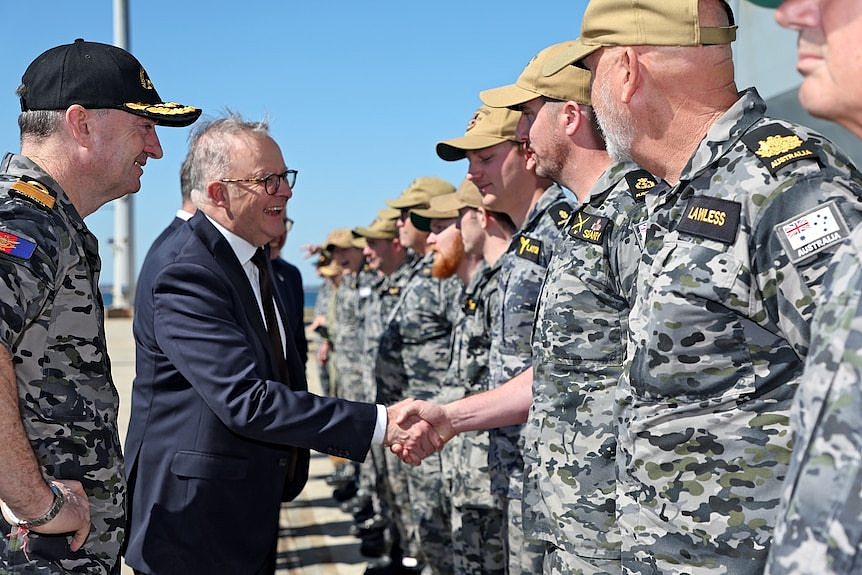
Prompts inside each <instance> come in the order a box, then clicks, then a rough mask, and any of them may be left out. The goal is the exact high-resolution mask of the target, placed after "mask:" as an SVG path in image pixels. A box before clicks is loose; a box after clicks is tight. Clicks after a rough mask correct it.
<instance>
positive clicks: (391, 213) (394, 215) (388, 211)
mask: <svg viewBox="0 0 862 575" xmlns="http://www.w3.org/2000/svg"><path fill="white" fill-rule="evenodd" d="M400 215H401V210H396V209H395V208H383V209H382V210H380V211H379V212H377V217H378V218H379V219H381V220H397V219H398V216H400Z"/></svg>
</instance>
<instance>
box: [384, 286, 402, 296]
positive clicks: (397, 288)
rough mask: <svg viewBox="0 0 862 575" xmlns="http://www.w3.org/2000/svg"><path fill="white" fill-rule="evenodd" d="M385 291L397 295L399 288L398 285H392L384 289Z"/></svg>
mask: <svg viewBox="0 0 862 575" xmlns="http://www.w3.org/2000/svg"><path fill="white" fill-rule="evenodd" d="M386 293H387V294H389V295H393V296H394V295H398V294H400V293H401V288H400V287H399V286H392V287H390V288H389V289H388V290H386Z"/></svg>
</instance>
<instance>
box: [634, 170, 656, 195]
mask: <svg viewBox="0 0 862 575" xmlns="http://www.w3.org/2000/svg"><path fill="white" fill-rule="evenodd" d="M626 182H627V183H628V185H629V193H630V194H631V195H632V197H633V198H634V199H636V200H641V201H643V199H644V198H645V197H646V195H647V194H648V193H649V192H650V190H652V189H653V188H654V187H656V186H657V185H658V181H657V180H656V179H655V176H653V175H652V174H650V173H649V172H647V171H646V170H632V171H631V172H629V173H628V174H626Z"/></svg>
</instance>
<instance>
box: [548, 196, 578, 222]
mask: <svg viewBox="0 0 862 575" xmlns="http://www.w3.org/2000/svg"><path fill="white" fill-rule="evenodd" d="M548 213H549V214H550V215H551V219H553V220H554V223H555V224H556V225H557V227H558V228H562V227H563V226H565V225H566V222H568V221H569V218H570V217H571V215H572V206H571V205H569V202H557V203H556V204H554V205H553V206H551V209H550V210H548Z"/></svg>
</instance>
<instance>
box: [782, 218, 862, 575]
mask: <svg viewBox="0 0 862 575" xmlns="http://www.w3.org/2000/svg"><path fill="white" fill-rule="evenodd" d="M829 273H830V275H827V276H826V279H825V280H824V289H823V293H822V295H821V297H820V300H819V301H818V306H817V311H816V313H815V314H814V321H813V323H812V325H811V350H810V352H809V354H808V359H807V361H806V363H805V371H804V374H803V376H802V378H801V380H800V383H799V389H798V390H797V392H796V397H795V398H794V405H793V412H792V416H793V417H792V426H793V431H794V432H795V436H796V443H795V445H794V447H793V458H792V460H791V462H790V471H789V472H788V473H787V479H786V480H785V482H784V494H783V499H782V508H781V510H780V511H779V515H778V517H779V518H778V525H777V526H776V528H775V537H774V541H773V543H772V549H771V550H770V554H769V560H768V562H767V567H766V573H767V574H768V575H790V574H793V575H850V574H852V573H859V570H860V559H859V557H860V555H859V550H860V548H862V421H860V419H862V385H860V381H862V228H860V227H858V226H857V227H856V229H855V231H854V232H853V235H852V236H851V239H850V241H849V242H848V243H847V244H846V245H845V246H843V247H842V248H841V250H839V251H838V253H836V255H835V259H834V260H833V267H832V268H831V269H830V272H829Z"/></svg>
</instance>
